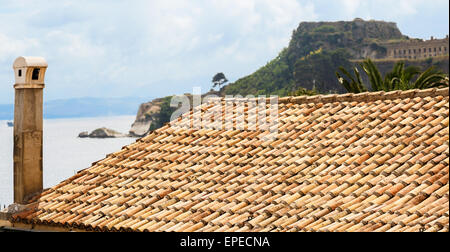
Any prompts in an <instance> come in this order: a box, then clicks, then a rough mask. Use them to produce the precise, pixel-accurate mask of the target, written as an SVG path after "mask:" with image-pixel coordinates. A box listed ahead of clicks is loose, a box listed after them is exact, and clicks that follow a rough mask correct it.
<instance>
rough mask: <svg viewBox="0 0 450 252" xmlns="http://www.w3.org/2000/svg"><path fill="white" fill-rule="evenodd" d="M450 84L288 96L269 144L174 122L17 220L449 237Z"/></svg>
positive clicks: (47, 194)
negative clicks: (429, 233) (417, 233)
mask: <svg viewBox="0 0 450 252" xmlns="http://www.w3.org/2000/svg"><path fill="white" fill-rule="evenodd" d="M448 91H449V90H448V88H446V89H440V90H437V89H430V90H423V91H418V90H413V91H406V92H400V91H398V92H391V93H383V92H378V93H370V94H369V93H365V94H358V95H352V94H347V95H330V96H315V97H297V98H292V97H288V98H282V99H280V101H279V102H280V104H279V119H278V120H279V123H280V127H279V132H278V138H276V139H269V140H263V139H264V138H263V136H267V134H268V132H266V131H251V130H248V129H246V130H217V129H198V130H195V129H183V128H182V127H179V128H177V129H173V128H170V127H169V126H168V125H166V126H165V127H163V128H161V129H159V130H156V131H154V132H152V133H151V134H150V135H148V136H146V137H144V138H142V139H139V140H138V141H137V142H136V143H133V144H131V145H129V146H126V147H124V148H123V149H122V150H121V151H118V152H116V153H113V154H111V155H108V156H107V158H105V159H103V160H101V161H99V162H97V163H95V164H93V166H92V167H90V168H88V169H86V170H83V171H81V172H79V173H78V174H77V175H76V176H74V177H72V178H69V179H68V180H66V181H64V182H62V183H61V184H59V185H57V186H55V187H53V188H50V189H47V190H45V191H44V192H43V193H42V194H41V195H40V196H39V197H37V198H35V199H34V200H33V202H31V204H30V205H29V207H28V210H26V211H24V212H22V213H20V214H17V215H15V216H14V217H13V221H15V222H23V223H34V224H43V225H54V226H62V227H75V228H81V229H87V230H96V231H186V232H189V231H216V232H220V231H282V232H284V231H287V232H291V231H444V232H445V231H447V232H448V231H449V128H448V126H449V96H448ZM223 102H224V101H222V100H216V101H215V102H211V103H209V104H206V105H204V107H202V113H207V111H209V108H213V107H215V106H216V105H218V104H221V103H223ZM228 102H230V101H228ZM219 111H220V110H219ZM251 112H252V111H251V110H246V112H245V113H246V119H248V118H249V115H250V116H252V113H251ZM190 115H191V116H192V113H191V114H190ZM186 119H187V118H184V119H183V120H181V119H180V120H178V122H177V123H176V125H178V126H183V125H185V124H187V121H186ZM225 122H230V118H226V119H225Z"/></svg>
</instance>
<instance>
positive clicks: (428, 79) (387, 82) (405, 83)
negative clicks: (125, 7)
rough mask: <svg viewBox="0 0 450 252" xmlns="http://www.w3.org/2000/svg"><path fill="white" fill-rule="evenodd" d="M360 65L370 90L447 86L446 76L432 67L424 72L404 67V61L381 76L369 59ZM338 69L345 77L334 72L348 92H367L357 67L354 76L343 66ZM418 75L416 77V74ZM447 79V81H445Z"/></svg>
mask: <svg viewBox="0 0 450 252" xmlns="http://www.w3.org/2000/svg"><path fill="white" fill-rule="evenodd" d="M360 67H361V68H362V69H363V70H364V72H365V73H366V75H367V77H368V79H369V82H370V85H371V90H372V91H386V92H388V91H393V90H409V89H427V88H435V87H436V88H439V87H448V77H447V76H446V75H445V74H444V73H442V72H441V71H439V70H436V69H435V68H434V67H430V68H428V69H427V70H425V71H424V72H422V73H421V72H420V69H419V68H418V67H415V66H410V67H407V68H405V63H404V62H398V63H396V64H395V66H394V68H393V69H392V71H391V72H389V73H387V74H386V75H385V77H384V78H383V77H382V76H381V73H380V71H379V70H378V68H377V67H376V65H375V64H374V63H373V62H372V61H371V60H370V59H367V60H365V61H364V62H363V63H362V64H360ZM339 70H340V71H341V72H342V73H343V74H344V75H345V76H346V77H347V79H349V80H347V79H344V78H343V76H342V75H341V74H340V73H339V72H336V76H337V78H338V80H339V83H341V84H342V85H343V86H344V87H345V89H347V91H348V92H350V93H362V92H367V87H366V85H365V84H364V83H363V81H362V79H361V76H360V74H359V71H358V68H357V67H355V68H354V72H355V76H353V75H351V74H350V73H349V72H348V71H347V70H345V69H344V68H343V67H340V68H339ZM417 75H419V76H418V77H417V78H416V76H417ZM446 80H447V81H446Z"/></svg>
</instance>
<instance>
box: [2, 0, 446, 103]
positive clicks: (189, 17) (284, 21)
mask: <svg viewBox="0 0 450 252" xmlns="http://www.w3.org/2000/svg"><path fill="white" fill-rule="evenodd" d="M356 17H359V18H363V19H366V20H369V19H375V20H386V21H392V22H396V23H397V25H398V27H399V28H400V30H401V31H402V33H403V34H405V35H408V36H410V37H415V38H424V39H428V38H430V36H434V37H438V38H443V37H445V36H446V34H448V30H449V2H448V0H433V1H428V0H395V1H392V0H314V1H313V0H276V1H274V0H220V1H219V0H129V1H114V0H108V1H106V0H105V1H102V0H89V1H88V0H77V1H67V0H53V1H50V0H48V1H46V0H40V1H35V0H10V1H6V0H0V104H8V103H13V102H14V89H13V84H14V76H13V70H12V63H13V62H14V60H15V58H17V57H18V56H43V57H45V58H46V59H47V61H48V63H49V68H48V70H47V74H46V88H45V95H44V99H45V100H55V99H66V98H74V97H103V98H105V97H161V96H168V95H174V94H183V93H187V92H192V91H193V87H194V86H199V87H201V88H202V91H204V92H206V91H208V90H209V89H210V88H211V86H212V84H211V80H212V77H213V76H214V75H215V74H216V73H218V72H223V73H225V75H226V76H227V78H228V79H229V80H230V81H231V82H233V81H235V80H237V79H239V78H241V77H244V76H246V75H249V74H251V73H253V72H254V71H255V70H257V69H258V68H260V67H261V66H263V65H265V64H266V63H267V62H268V61H270V60H271V59H273V58H275V57H276V56H277V55H278V53H279V52H280V51H281V50H282V49H283V48H284V47H286V46H287V45H288V43H289V40H290V37H291V35H292V31H293V30H294V29H296V28H297V27H298V25H299V24H300V23H301V22H303V21H338V20H347V21H350V20H353V19H354V18H356Z"/></svg>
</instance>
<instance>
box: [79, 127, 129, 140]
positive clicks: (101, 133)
mask: <svg viewBox="0 0 450 252" xmlns="http://www.w3.org/2000/svg"><path fill="white" fill-rule="evenodd" d="M78 137H79V138H121V137H129V135H126V134H122V133H120V132H117V131H115V130H112V129H108V128H99V129H96V130H94V131H92V132H91V133H90V134H89V132H87V131H84V132H81V133H80V134H79V135H78Z"/></svg>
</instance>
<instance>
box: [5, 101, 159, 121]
mask: <svg viewBox="0 0 450 252" xmlns="http://www.w3.org/2000/svg"><path fill="white" fill-rule="evenodd" d="M149 99H151V98H136V97H126V98H74V99H65V100H53V101H48V102H45V103H44V118H47V119H51V118H77V117H98V116H117V115H135V114H136V113H137V111H138V108H139V105H140V104H141V103H143V102H145V101H148V100H149ZM13 119H14V105H0V120H13Z"/></svg>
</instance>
